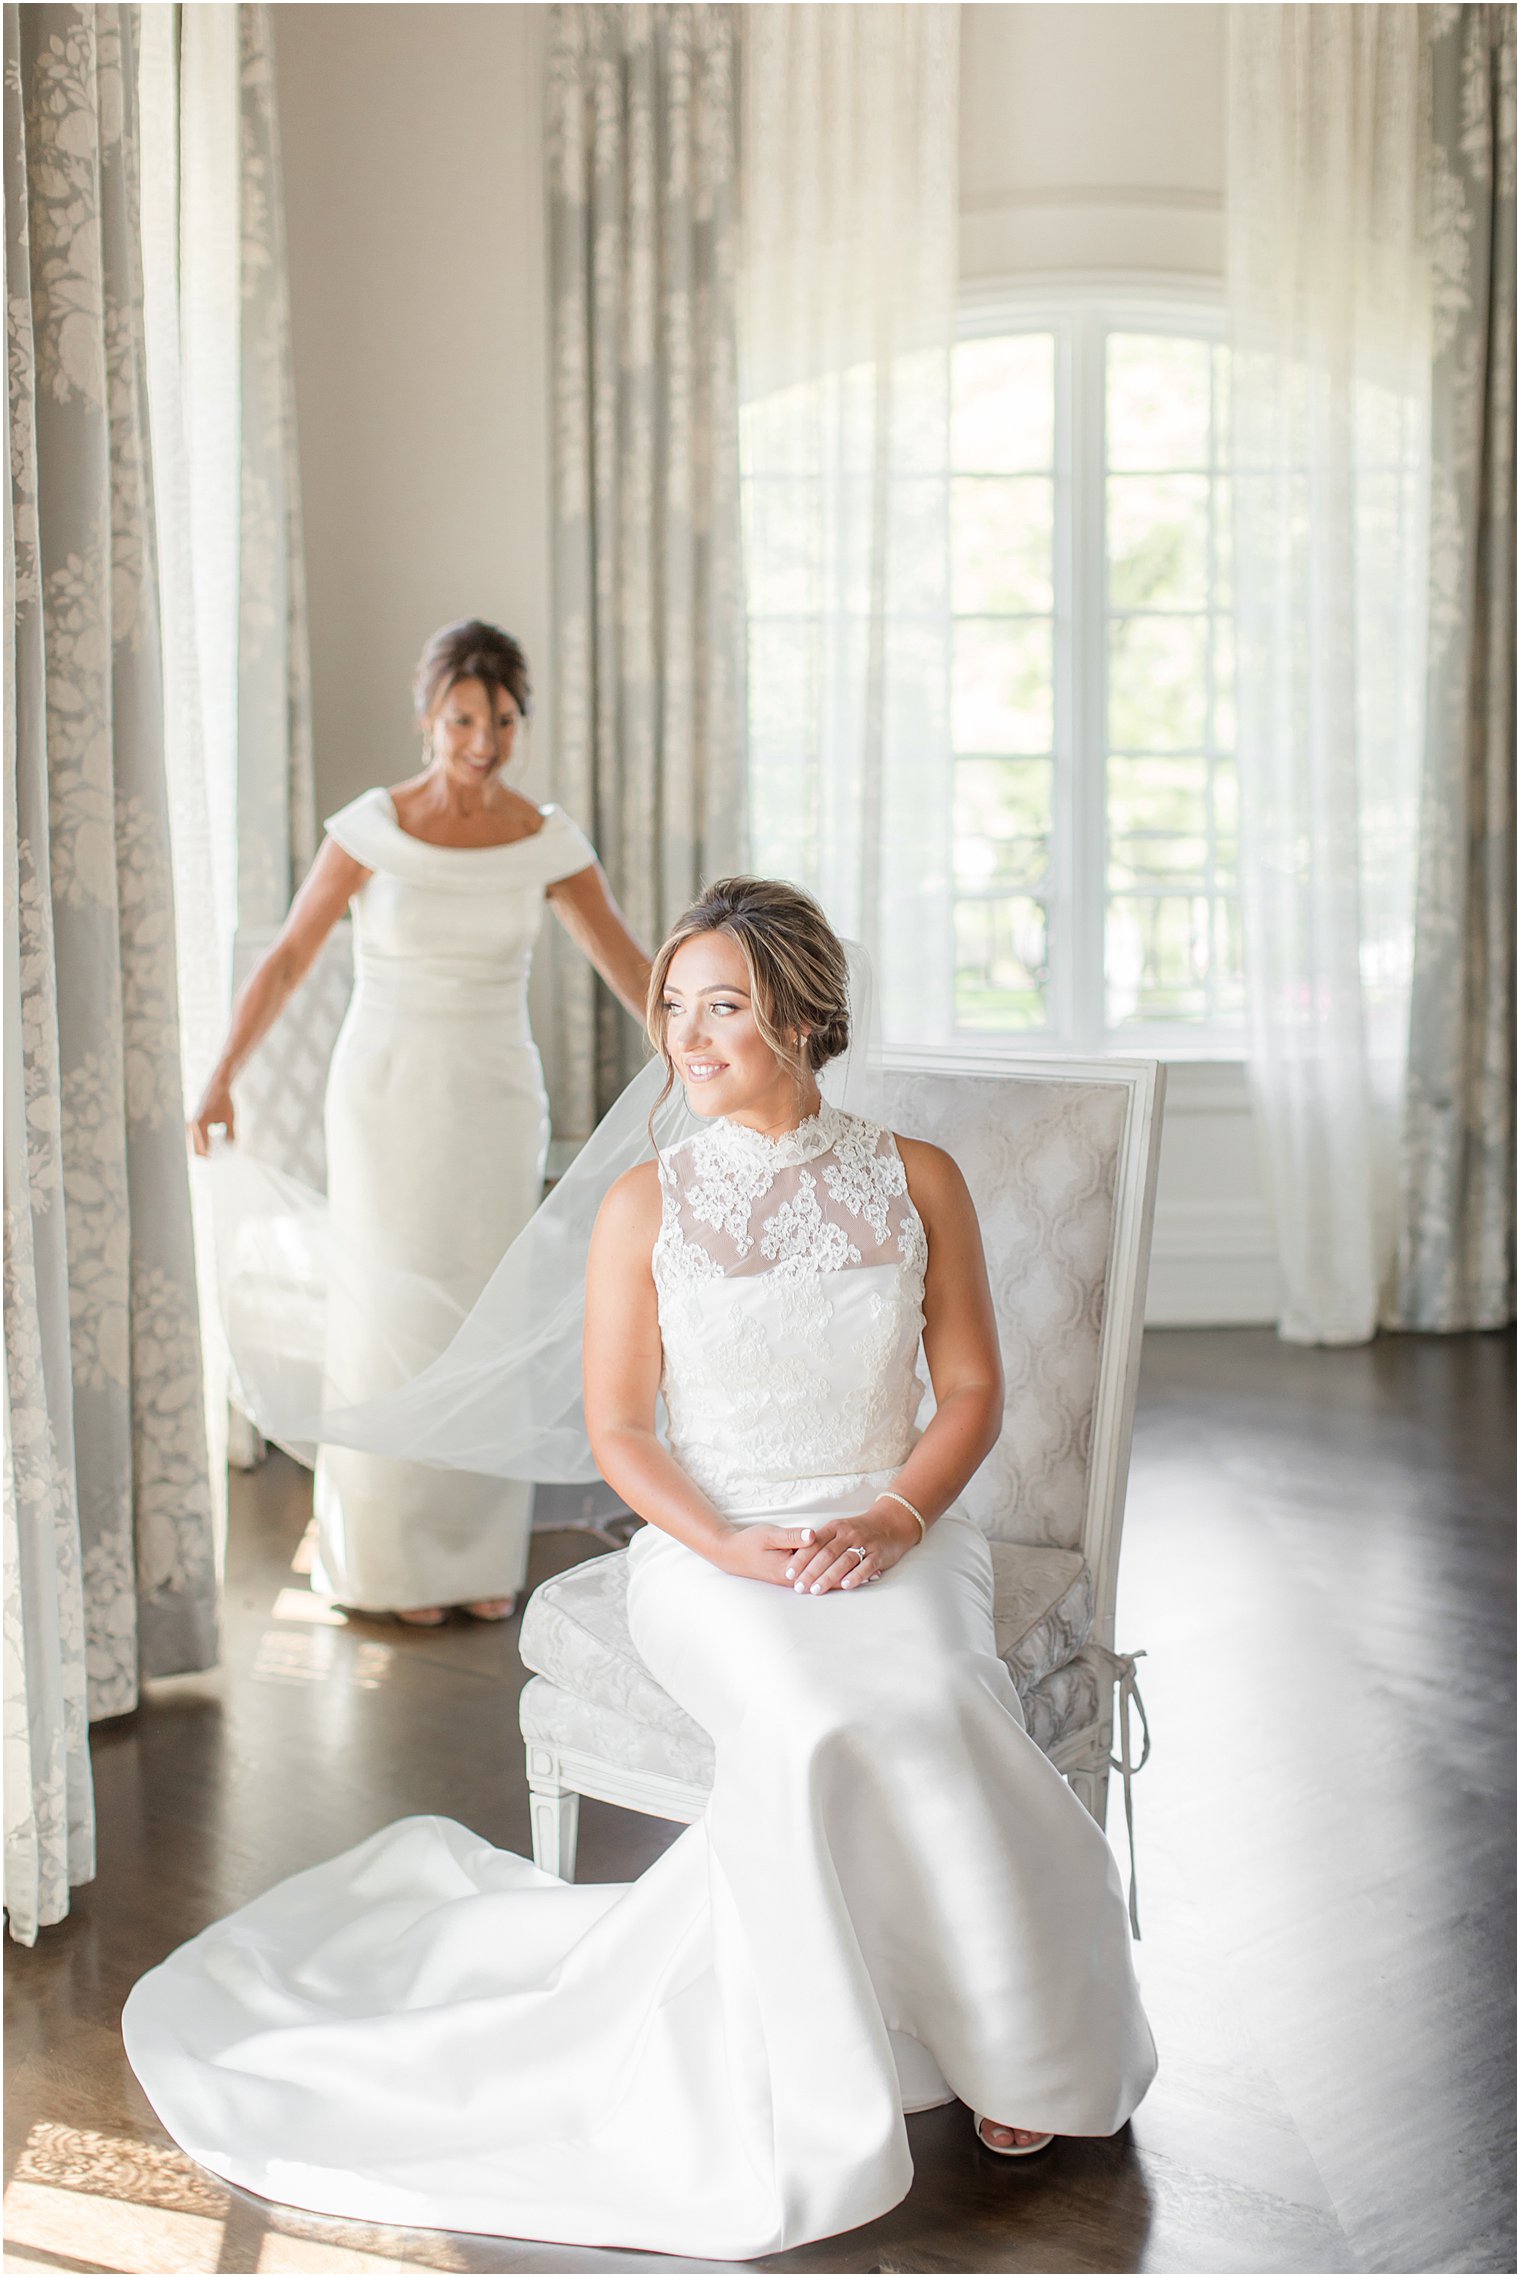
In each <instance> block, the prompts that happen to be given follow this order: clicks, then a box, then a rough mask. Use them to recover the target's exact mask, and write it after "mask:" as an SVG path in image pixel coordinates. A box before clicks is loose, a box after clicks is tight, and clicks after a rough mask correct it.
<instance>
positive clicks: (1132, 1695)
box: [1091, 1645, 1151, 1944]
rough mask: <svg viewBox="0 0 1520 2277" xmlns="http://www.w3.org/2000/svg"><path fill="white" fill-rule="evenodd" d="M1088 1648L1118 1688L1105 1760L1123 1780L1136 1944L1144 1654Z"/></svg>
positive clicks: (1144, 1753)
mask: <svg viewBox="0 0 1520 2277" xmlns="http://www.w3.org/2000/svg"><path fill="white" fill-rule="evenodd" d="M1091 1649H1092V1650H1093V1651H1094V1652H1096V1654H1097V1655H1098V1658H1099V1659H1100V1661H1101V1662H1102V1665H1103V1668H1104V1671H1105V1673H1106V1674H1107V1676H1108V1678H1109V1681H1110V1682H1111V1683H1112V1684H1114V1685H1115V1686H1116V1687H1117V1689H1118V1695H1119V1698H1118V1714H1117V1718H1116V1720H1117V1722H1118V1726H1119V1752H1118V1754H1117V1756H1114V1755H1110V1757H1109V1759H1108V1763H1109V1769H1110V1770H1111V1771H1117V1772H1118V1774H1119V1776H1120V1778H1121V1779H1122V1780H1123V1782H1124V1825H1125V1831H1126V1833H1127V1834H1128V1837H1129V1926H1130V1933H1131V1935H1132V1936H1133V1937H1134V1939H1135V1941H1136V1943H1137V1944H1138V1943H1139V1940H1140V1888H1139V1872H1138V1869H1137V1867H1136V1864H1135V1796H1134V1786H1133V1781H1134V1779H1135V1776H1136V1774H1137V1773H1138V1772H1141V1771H1143V1770H1144V1769H1145V1766H1146V1764H1147V1763H1149V1761H1150V1759H1151V1726H1150V1718H1149V1717H1148V1716H1147V1714H1146V1712H1145V1702H1144V1700H1143V1699H1142V1698H1141V1696H1140V1686H1139V1684H1138V1682H1137V1681H1136V1676H1135V1663H1136V1661H1137V1660H1144V1658H1145V1654H1144V1653H1143V1652H1110V1651H1109V1649H1108V1647H1107V1646H1106V1645H1096V1646H1094V1647H1092V1648H1091ZM1131 1704H1133V1707H1134V1711H1135V1713H1136V1715H1138V1717H1139V1718H1140V1732H1141V1738H1142V1741H1143V1745H1142V1747H1141V1751H1140V1760H1139V1762H1138V1763H1136V1762H1135V1761H1134V1760H1133V1753H1134V1750H1133V1747H1132V1744H1131V1736H1130V1708H1131Z"/></svg>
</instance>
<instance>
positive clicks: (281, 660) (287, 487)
mask: <svg viewBox="0 0 1520 2277" xmlns="http://www.w3.org/2000/svg"><path fill="white" fill-rule="evenodd" d="M237 18H238V42H239V45H238V111H239V122H238V123H239V128H240V133H241V168H240V191H241V196H240V200H239V204H240V209H241V211H240V230H239V237H240V248H239V250H240V254H241V268H242V308H241V315H242V325H241V335H242V337H241V353H242V373H241V379H242V386H241V395H240V403H241V419H240V422H239V427H240V445H241V448H240V467H241V482H240V507H241V513H240V521H239V539H238V542H239V564H238V722H237V754H238V812H237V848H238V907H237V917H238V923H239V925H240V926H263V925H278V924H280V923H281V922H282V921H283V919H284V916H285V912H286V910H287V908H288V907H289V905H290V897H291V893H292V892H293V890H294V888H295V887H296V886H297V885H298V884H299V883H300V881H301V878H302V877H303V876H304V874H305V872H306V870H307V868H308V866H309V864H310V862H311V858H312V856H313V854H314V853H315V852H316V849H317V793H316V782H315V778H314V775H313V772H312V749H311V668H310V659H309V656H308V652H307V644H306V571H305V555H304V553H303V550H302V542H301V490H300V479H299V475H298V472H297V468H296V428H295V396H294V390H293V387H292V382H291V371H290V300H289V293H288V290H287V285H286V270H285V220H284V201H283V198H282V196H281V191H280V137H279V124H278V119H277V116H276V112H275V100H274V51H273V47H272V45H271V39H270V29H269V10H268V8H267V7H241V8H239V9H238V11H237Z"/></svg>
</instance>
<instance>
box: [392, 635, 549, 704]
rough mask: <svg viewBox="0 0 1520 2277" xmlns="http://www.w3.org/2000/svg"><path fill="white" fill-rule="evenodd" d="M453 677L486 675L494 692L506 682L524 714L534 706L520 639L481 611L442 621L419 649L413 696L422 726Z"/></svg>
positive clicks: (488, 683)
mask: <svg viewBox="0 0 1520 2277" xmlns="http://www.w3.org/2000/svg"><path fill="white" fill-rule="evenodd" d="M456 680H484V682H485V684H486V686H487V687H488V688H490V689H491V690H492V691H493V692H494V691H495V690H496V689H498V688H505V690H506V692H507V694H508V695H509V696H510V697H511V698H512V701H513V702H514V703H515V704H516V706H517V708H518V710H519V711H520V712H521V713H522V716H523V718H524V719H526V718H527V717H528V715H529V714H530V712H531V711H532V709H533V683H532V681H531V680H530V679H529V677H528V659H527V658H526V656H524V654H523V652H522V644H521V642H520V641H515V640H514V639H513V638H512V635H511V634H510V633H508V632H503V631H502V629H501V627H500V625H488V624H487V623H486V622H485V621H484V619H483V618H481V617H466V618H465V620H464V622H463V623H462V624H457V625H442V626H440V627H439V629H438V631H437V632H435V633H434V635H433V637H432V639H431V640H430V641H429V642H428V644H427V647H426V648H425V649H424V650H423V652H422V658H421V661H420V663H419V664H418V666H417V670H416V672H415V673H414V674H413V677H412V702H413V704H414V705H415V707H416V711H417V718H418V721H419V723H420V724H421V725H422V726H423V727H426V725H427V723H428V721H429V720H430V719H431V718H432V716H433V714H434V712H435V711H437V709H438V706H439V705H440V704H441V703H442V702H443V699H444V697H445V696H446V695H447V694H448V692H449V690H450V688H452V687H453V685H454V683H455V681H456Z"/></svg>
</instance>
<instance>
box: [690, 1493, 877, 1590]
mask: <svg viewBox="0 0 1520 2277" xmlns="http://www.w3.org/2000/svg"><path fill="white" fill-rule="evenodd" d="M920 1538H921V1537H920V1532H919V1528H918V1526H917V1524H916V1523H915V1521H914V1520H913V1518H911V1517H910V1516H909V1515H908V1513H907V1512H906V1511H903V1512H902V1513H901V1514H900V1515H899V1516H897V1517H894V1516H893V1515H892V1512H891V1508H890V1506H889V1507H888V1508H887V1509H886V1510H885V1511H875V1510H868V1511H866V1512H865V1513H864V1514H863V1515H862V1516H861V1517H859V1518H830V1519H825V1520H823V1521H821V1522H820V1524H818V1525H817V1526H763V1525H754V1526H735V1527H733V1528H732V1529H731V1530H730V1533H729V1535H728V1538H727V1540H726V1541H724V1542H722V1543H721V1544H720V1545H719V1546H718V1547H717V1548H716V1549H715V1551H714V1553H713V1563H714V1565H716V1566H718V1567H719V1568H721V1570H722V1571H723V1572H724V1573H730V1574H733V1575H735V1576H736V1577H737V1578H739V1579H740V1580H744V1581H773V1582H776V1583H778V1584H779V1585H780V1586H781V1587H782V1588H783V1589H793V1590H795V1591H796V1593H797V1595H798V1596H799V1597H803V1596H810V1597H823V1596H826V1595H827V1594H828V1593H829V1592H830V1591H831V1590H835V1589H858V1588H859V1587H860V1586H861V1584H862V1583H863V1582H867V1581H880V1580H881V1578H882V1576H883V1575H884V1574H887V1573H890V1572H891V1570H892V1568H893V1566H894V1565H896V1564H897V1562H898V1560H899V1558H902V1557H904V1556H905V1555H906V1554H907V1552H908V1551H909V1550H910V1549H912V1548H913V1547H914V1545H915V1544H916V1543H917V1542H918V1541H919V1540H920Z"/></svg>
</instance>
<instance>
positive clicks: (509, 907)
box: [190, 618, 649, 1627]
mask: <svg viewBox="0 0 1520 2277" xmlns="http://www.w3.org/2000/svg"><path fill="white" fill-rule="evenodd" d="M413 694H414V698H415V702H416V708H417V714H418V718H419V720H420V722H421V725H422V730H423V764H422V769H421V772H420V773H419V774H416V775H413V776H412V777H410V779H409V780H408V781H406V782H404V783H400V784H398V785H397V786H396V787H395V788H394V789H393V790H381V789H375V790H369V791H365V792H364V793H363V794H362V796H360V797H359V798H356V799H355V800H354V801H353V802H352V804H351V805H349V806H346V807H344V808H343V809H342V811H341V813H338V814H335V815H333V816H331V817H330V819H329V821H328V823H327V826H326V829H327V835H326V837H325V838H324V840H323V842H322V846H321V848H320V850H319V852H318V854H317V858H316V860H315V862H313V864H312V866H311V870H310V872H309V874H308V876H307V878H306V880H305V882H304V884H303V885H302V886H301V889H300V891H299V892H298V893H297V895H296V897H295V900H294V902H293V903H292V905H291V910H290V915H289V916H288V917H287V918H286V920H285V924H284V926H283V928H282V929H281V932H280V934H279V937H278V939H277V940H276V941H275V942H274V944H273V946H272V947H271V948H270V949H269V950H268V951H267V952H266V954H265V955H264V956H263V957H262V958H261V959H260V960H259V963H258V964H257V965H256V966H255V968H254V970H253V972H252V973H251V974H250V975H249V978H248V981H247V983H246V984H245V986H244V987H243V989H242V990H241V992H240V994H239V995H238V998H237V1001H236V1003H235V1004H234V1006H233V1010H232V1021H231V1025H230V1028H229V1030H228V1034H227V1041H226V1043H225V1044H224V1046H223V1048H222V1053H221V1057H220V1059H219V1060H218V1061H217V1065H216V1068H215V1070H214V1071H213V1073H212V1076H211V1079H210V1081H209V1083H208V1084H207V1086H206V1091H205V1096H204V1097H203V1098H202V1100H201V1102H200V1105H199V1107H198V1108H197V1109H196V1112H195V1115H194V1117H193V1119H192V1121H191V1125H190V1129H191V1134H192V1136H193V1139H194V1142H195V1147H196V1151H197V1153H200V1154H206V1153H209V1151H210V1145H211V1132H212V1130H213V1129H215V1128H218V1127H220V1128H222V1129H225V1131H226V1132H227V1135H228V1137H229V1138H230V1137H232V1135H233V1132H234V1127H235V1125H234V1109H233V1101H232V1084H233V1081H234V1078H235V1077H236V1075H237V1073H238V1070H239V1069H240V1068H241V1067H242V1066H243V1065H244V1063H245V1062H246V1061H247V1059H248V1058H249V1056H250V1054H251V1053H252V1052H253V1051H254V1050H255V1049H256V1048H257V1046H258V1044H259V1043H260V1042H261V1041H262V1039H263V1038H264V1036H265V1035H267V1034H268V1032H269V1030H270V1028H271V1027H273V1025H274V1023H275V1021H276V1020H277V1019H278V1017H279V1015H280V1013H281V1011H282V1010H283V1008H284V1006H285V1004H286V1003H287V1002H288V1000H289V998H290V996H291V995H292V993H293V992H294V990H295V989H296V988H297V987H298V986H299V984H300V982H301V981H302V980H303V979H304V977H305V976H306V974H307V973H308V972H309V971H310V969H311V967H312V965H313V963H314V962H315V961H316V958H317V954H318V952H319V951H320V949H321V947H322V944H323V942H324V941H325V940H326V939H327V936H328V934H329V933H330V932H331V931H332V929H333V926H334V925H335V924H336V923H337V921H338V919H339V918H340V917H341V916H342V915H343V913H344V911H345V910H346V909H348V908H350V907H351V908H352V910H353V913H354V966H355V971H354V993H353V1000H352V1002H351V1003H350V1006H349V1010H348V1016H347V1018H346V1019H345V1020H344V1023H343V1027H342V1030H341V1032H340V1034H339V1036H338V1041H337V1045H336V1047H335V1049H334V1052H333V1058H332V1066H331V1069H330V1071H329V1075H328V1082H327V1111H326V1133H327V1191H328V1206H329V1211H330V1214H331V1222H332V1230H333V1236H334V1246H335V1248H336V1250H337V1251H338V1253H339V1254H340V1255H341V1257H342V1259H343V1261H344V1270H343V1272H342V1273H341V1275H339V1276H337V1277H336V1278H335V1281H334V1283H333V1285H332V1286H331V1287H330V1289H329V1292H328V1314H327V1375H328V1382H329V1388H330V1393H331V1396H333V1397H334V1398H335V1399H337V1400H339V1401H340V1402H342V1403H348V1402H350V1401H354V1400H358V1399H372V1398H376V1397H380V1396H383V1395H384V1394H385V1393H386V1392H387V1391H389V1390H391V1389H392V1388H393V1387H394V1386H395V1385H396V1384H398V1383H400V1382H402V1381H404V1380H405V1379H406V1378H407V1377H408V1376H411V1375H415V1374H416V1373H418V1372H419V1371H420V1370H421V1369H422V1368H424V1367H425V1366H426V1365H427V1364H428V1362H429V1361H431V1360H432V1359H434V1358H436V1356H437V1354H438V1353H439V1352H440V1351H441V1350H442V1348H443V1346H444V1345H445V1344H446V1343H447V1342H448V1340H449V1337H450V1335H451V1334H452V1331H453V1328H454V1327H455V1326H456V1325H457V1322H458V1320H459V1318H460V1317H461V1315H462V1314H463V1313H464V1312H465V1311H467V1310H468V1308H469V1307H470V1306H471V1305H472V1304H473V1303H474V1301H475V1299H476V1297H477V1296H478V1295H479V1294H480V1291H481V1290H482V1288H483V1287H484V1286H485V1283H486V1281H487V1280H488V1279H489V1278H490V1275H491V1273H492V1271H493V1270H494V1268H495V1266H496V1265H497V1263H498V1262H499V1260H500V1258H501V1256H502V1254H503V1252H504V1251H505V1249H506V1248H507V1247H508V1245H509V1243H510V1242H511V1241H512V1240H513V1239H514V1237H515V1236H516V1235H517V1233H518V1232H519V1231H520V1229H521V1228H522V1226H523V1225H525V1224H526V1222H527V1220H528V1218H529V1217H530V1216H531V1215H532V1213H533V1211H534V1209H535V1208H536V1207H537V1205H538V1201H539V1197H540V1194H541V1191H542V1186H543V1176H544V1163H545V1156H546V1153H547V1148H548V1141H549V1106H548V1100H547V1098H546V1096H545V1093H544V1082H543V1070H542V1067H541V1065H540V1061H539V1056H538V1052H537V1050H536V1048H535V1046H534V1043H533V1037H532V1033H531V1031H530V1029H529V1025H528V996H527V990H528V973H529V968H530V966H531V963H532V958H533V945H534V941H535V939H536V937H537V934H538V929H539V923H540V918H541V915H542V905H543V902H544V900H545V899H546V898H547V899H548V901H549V902H550V904H551V906H552V907H553V910H554V913H555V915H556V916H557V917H558V918H559V920H560V922H561V924H563V925H564V927H565V929H566V931H567V932H568V933H569V934H570V935H571V936H572V938H573V939H574V940H576V941H577V942H578V943H579V944H580V946H581V947H582V948H583V949H584V950H585V952H586V954H587V956H588V957H589V958H590V959H591V962H592V963H593V965H595V967H596V969H597V971H598V972H599V973H600V974H601V976H602V978H603V979H604V980H605V981H606V983H607V985H608V987H609V988H610V989H611V990H612V991H613V993H614V994H615V995H616V996H617V997H618V999H619V1000H620V1002H621V1003H623V1004H624V1005H625V1006H626V1007H627V1009H628V1010H629V1011H630V1012H631V1013H632V1014H633V1015H634V1017H635V1018H637V1019H642V1017H643V1010H644V1000H645V994H646V990H647V987H648V980H649V959H648V957H647V956H646V955H645V953H644V951H643V950H642V949H641V948H640V946H639V944H638V942H637V941H636V940H635V939H634V938H633V936H632V934H631V933H630V932H629V930H628V927H627V926H626V924H625V923H624V921H623V918H622V915H621V912H620V911H619V909H618V907H617V904H616V902H615V901H614V900H613V898H612V894H611V892H610V890H609V888H608V884H607V880H606V877H605V875H604V873H603V871H602V869H601V866H600V865H599V863H598V861H597V858H596V852H595V849H594V848H593V847H592V845H591V844H590V841H589V840H588V839H587V838H585V837H584V836H583V834H582V833H581V832H580V831H579V830H578V829H577V828H576V826H575V824H574V823H573V822H571V821H570V819H569V817H568V816H566V815H564V814H562V813H561V811H560V809H559V808H558V807H557V806H544V807H539V806H535V805H534V804H533V802H532V801H531V800H530V799H527V798H525V797H524V796H523V794H522V793H521V792H520V791H517V790H514V789H513V788H512V787H511V786H510V785H509V784H508V783H507V781H506V780H505V775H506V771H507V767H508V764H509V762H510V761H511V758H512V754H513V750H514V747H515V745H516V741H517V736H518V733H519V730H520V729H521V727H522V725H523V722H524V721H525V720H526V718H527V717H528V715H529V712H530V709H531V701H532V699H531V690H530V687H529V681H528V666H527V660H526V658H525V657H524V655H523V652H522V649H521V648H520V647H519V645H518V643H517V642H516V641H515V640H513V639H512V637H511V636H510V634H508V633H504V632H502V631H500V630H499V629H498V628H497V627H496V626H495V625H488V624H483V623H481V622H480V621H479V619H476V618H471V619H470V620H469V621H468V622H466V623H464V624H457V625H445V626H444V627H443V629H442V631H440V632H438V633H435V634H434V636H433V638H432V639H431V640H430V641H429V643H428V645H427V648H426V650H425V652H424V654H423V657H422V661H421V663H420V664H419V666H418V668H417V675H416V679H415V682H414V686H413ZM403 1291H404V1292H405V1294H403V1293H402V1292H403ZM531 1493H532V1490H531V1488H530V1487H529V1486H527V1485H525V1484H522V1483H520V1482H518V1481H516V1480H512V1479H494V1478H484V1477H479V1476H476V1475H474V1474H470V1473H463V1472H457V1471H441V1470H437V1469H434V1468H432V1467H430V1466H428V1465H426V1464H421V1463H407V1462H396V1461H392V1460H391V1459H389V1458H388V1457H383V1456H376V1455H366V1454H360V1453H356V1452H354V1451H352V1450H350V1449H346V1448H338V1447H324V1448H322V1449H320V1450H319V1453H318V1458H317V1472H316V1488H315V1504H316V1514H317V1521H318V1533H319V1545H320V1552H319V1554H320V1563H319V1567H318V1570H317V1576H316V1578H317V1580H318V1582H319V1585H320V1586H323V1587H325V1588H327V1589H328V1590H330V1591H331V1593H332V1594H333V1596H335V1597H336V1598H338V1599H339V1600H340V1601H341V1602H342V1603H344V1604H347V1605H352V1606H355V1607H357V1608H360V1609H362V1610H365V1611H370V1612H382V1611H386V1612H395V1613H397V1614H399V1615H400V1617H401V1618H402V1619H403V1620H407V1621H410V1622H413V1623H415V1624H418V1625H421V1626H424V1627H433V1626H436V1625H437V1624H438V1623H439V1622H441V1621H442V1620H444V1619H445V1618H446V1608H448V1607H449V1606H453V1605H462V1606H463V1607H464V1609H465V1610H466V1611H467V1612H470V1613H474V1614H476V1615H477V1616H478V1617H479V1618H481V1619H485V1620H500V1619H504V1618H505V1617H506V1616H507V1615H508V1614H510V1613H511V1612H512V1610H513V1606H514V1601H515V1596H516V1593H517V1591H518V1590H519V1589H520V1588H521V1586H522V1580H523V1574H524V1570H525V1566H526V1561H527V1546H528V1520H529V1506H530V1498H531Z"/></svg>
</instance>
